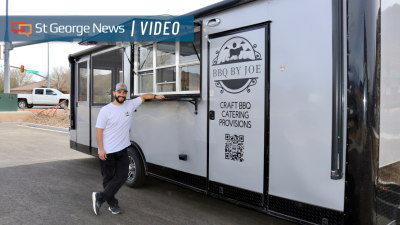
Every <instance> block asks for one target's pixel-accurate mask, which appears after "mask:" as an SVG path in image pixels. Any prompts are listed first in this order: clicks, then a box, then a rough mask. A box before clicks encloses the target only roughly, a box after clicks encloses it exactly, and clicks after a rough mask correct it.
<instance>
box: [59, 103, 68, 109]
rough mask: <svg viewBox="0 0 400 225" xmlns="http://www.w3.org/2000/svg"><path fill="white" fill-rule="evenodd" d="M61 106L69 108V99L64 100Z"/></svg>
mask: <svg viewBox="0 0 400 225" xmlns="http://www.w3.org/2000/svg"><path fill="white" fill-rule="evenodd" d="M60 107H61V108H62V109H65V108H67V107H68V101H65V102H63V103H62V104H61V105H60Z"/></svg>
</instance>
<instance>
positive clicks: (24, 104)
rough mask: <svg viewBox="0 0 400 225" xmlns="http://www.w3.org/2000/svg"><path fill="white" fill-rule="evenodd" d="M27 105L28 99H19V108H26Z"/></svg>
mask: <svg viewBox="0 0 400 225" xmlns="http://www.w3.org/2000/svg"><path fill="white" fill-rule="evenodd" d="M26 106H27V104H26V101H25V100H23V99H20V100H18V108H20V109H25V108H26Z"/></svg>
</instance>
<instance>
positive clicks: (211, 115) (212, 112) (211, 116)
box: [210, 110, 215, 120]
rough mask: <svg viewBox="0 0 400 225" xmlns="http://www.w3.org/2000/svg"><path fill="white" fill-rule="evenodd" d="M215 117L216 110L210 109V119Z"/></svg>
mask: <svg viewBox="0 0 400 225" xmlns="http://www.w3.org/2000/svg"><path fill="white" fill-rule="evenodd" d="M214 119H215V112H214V111H213V110H210V120H214Z"/></svg>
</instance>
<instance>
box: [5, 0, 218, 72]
mask: <svg viewBox="0 0 400 225" xmlns="http://www.w3.org/2000/svg"><path fill="white" fill-rule="evenodd" d="M219 1H220V0H201V1H198V0H196V1H194V0H111V1H110V0H97V1H85V0H69V1H54V0H34V1H33V0H9V1H8V14H9V15H161V14H169V15H182V14H185V13H188V12H191V11H194V10H196V9H199V8H202V7H205V6H207V5H210V4H214V3H217V2H219ZM0 15H6V0H0ZM0 44H1V45H3V44H4V43H1V42H0ZM47 45H48V44H47V43H43V44H37V45H31V46H26V47H19V48H15V49H14V50H12V51H11V54H10V65H12V66H17V67H19V66H20V65H24V66H25V69H28V70H37V71H39V73H40V74H47ZM49 45H50V57H49V58H50V71H51V68H52V67H53V66H65V67H68V66H69V64H68V55H69V54H71V53H75V52H78V51H81V50H84V49H85V48H88V47H85V46H79V45H78V44H77V43H62V42H51V43H50V44H49ZM2 49H3V48H2ZM3 64H4V60H0V65H3Z"/></svg>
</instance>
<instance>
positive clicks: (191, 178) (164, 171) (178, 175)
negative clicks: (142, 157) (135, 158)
mask: <svg viewBox="0 0 400 225" xmlns="http://www.w3.org/2000/svg"><path fill="white" fill-rule="evenodd" d="M147 171H148V172H149V173H151V174H155V175H158V176H161V177H164V178H167V179H170V180H173V181H176V182H179V183H182V184H186V185H188V186H191V187H195V188H198V189H202V190H205V189H206V178H205V177H202V176H198V175H194V174H190V173H185V172H182V171H179V170H175V169H171V168H167V167H163V166H159V165H156V164H152V163H147Z"/></svg>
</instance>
